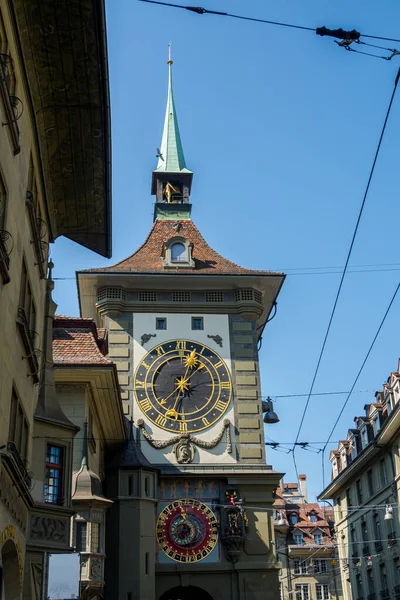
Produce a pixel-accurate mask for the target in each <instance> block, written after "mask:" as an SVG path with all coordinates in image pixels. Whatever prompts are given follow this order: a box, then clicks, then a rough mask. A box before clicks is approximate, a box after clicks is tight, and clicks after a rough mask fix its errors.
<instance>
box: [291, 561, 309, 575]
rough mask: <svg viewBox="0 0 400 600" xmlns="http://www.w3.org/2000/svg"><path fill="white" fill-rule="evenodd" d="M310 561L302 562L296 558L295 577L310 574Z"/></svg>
mask: <svg viewBox="0 0 400 600" xmlns="http://www.w3.org/2000/svg"><path fill="white" fill-rule="evenodd" d="M307 563H308V561H307V560H300V559H299V558H296V559H295V561H294V574H295V575H306V574H308V564H307Z"/></svg>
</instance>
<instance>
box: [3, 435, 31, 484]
mask: <svg viewBox="0 0 400 600" xmlns="http://www.w3.org/2000/svg"><path fill="white" fill-rule="evenodd" d="M7 451H8V452H9V453H10V454H11V455H12V457H13V459H14V462H15V463H16V465H17V467H18V469H19V471H20V472H21V476H22V479H23V481H24V482H25V483H26V485H27V486H28V487H29V488H30V487H31V485H32V479H31V476H30V474H29V473H28V470H27V468H26V463H25V461H24V460H23V459H22V457H21V455H20V453H19V452H18V448H17V446H16V445H15V443H14V442H8V444H7Z"/></svg>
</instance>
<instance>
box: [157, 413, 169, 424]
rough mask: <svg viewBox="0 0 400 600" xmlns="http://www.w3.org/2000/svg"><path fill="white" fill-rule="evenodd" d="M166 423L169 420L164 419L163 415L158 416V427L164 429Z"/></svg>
mask: <svg viewBox="0 0 400 600" xmlns="http://www.w3.org/2000/svg"><path fill="white" fill-rule="evenodd" d="M166 422H167V419H166V418H165V417H163V416H162V415H158V417H157V419H156V425H160V427H164V425H165V423H166Z"/></svg>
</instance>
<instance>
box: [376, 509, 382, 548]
mask: <svg viewBox="0 0 400 600" xmlns="http://www.w3.org/2000/svg"><path fill="white" fill-rule="evenodd" d="M374 525H375V538H376V539H377V540H378V542H380V541H381V539H382V533H381V520H380V518H379V515H375V519H374Z"/></svg>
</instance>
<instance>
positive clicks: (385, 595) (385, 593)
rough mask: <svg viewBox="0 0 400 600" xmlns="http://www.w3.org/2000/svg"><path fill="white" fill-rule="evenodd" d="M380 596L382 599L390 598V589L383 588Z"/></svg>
mask: <svg viewBox="0 0 400 600" xmlns="http://www.w3.org/2000/svg"><path fill="white" fill-rule="evenodd" d="M380 597H381V600H388V599H389V598H390V592H389V590H381V591H380Z"/></svg>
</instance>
